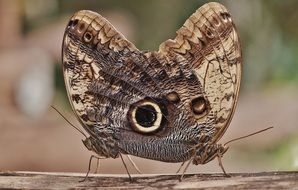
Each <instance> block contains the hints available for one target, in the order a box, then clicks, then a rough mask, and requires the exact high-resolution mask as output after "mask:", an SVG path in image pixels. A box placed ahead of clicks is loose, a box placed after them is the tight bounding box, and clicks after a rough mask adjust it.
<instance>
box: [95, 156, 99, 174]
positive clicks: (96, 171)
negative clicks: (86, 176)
mask: <svg viewBox="0 0 298 190" xmlns="http://www.w3.org/2000/svg"><path fill="white" fill-rule="evenodd" d="M99 167H100V160H99V158H97V162H96V169H95V171H94V173H95V174H97V173H98V170H99Z"/></svg>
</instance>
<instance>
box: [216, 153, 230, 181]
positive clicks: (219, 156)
mask: <svg viewBox="0 0 298 190" xmlns="http://www.w3.org/2000/svg"><path fill="white" fill-rule="evenodd" d="M221 158H222V155H218V156H217V160H218V165H219V167H220V168H221V170H222V172H223V173H224V175H225V176H226V177H231V175H229V174H227V172H226V170H225V168H224V166H223V164H222V160H221Z"/></svg>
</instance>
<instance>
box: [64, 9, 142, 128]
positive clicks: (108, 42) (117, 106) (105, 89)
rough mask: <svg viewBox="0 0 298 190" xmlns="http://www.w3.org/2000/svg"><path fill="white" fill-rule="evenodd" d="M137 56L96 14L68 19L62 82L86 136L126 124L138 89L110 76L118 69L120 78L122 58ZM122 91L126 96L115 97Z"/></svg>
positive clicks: (85, 14)
mask: <svg viewBox="0 0 298 190" xmlns="http://www.w3.org/2000/svg"><path fill="white" fill-rule="evenodd" d="M137 52H139V51H138V50H137V48H136V47H135V46H134V45H133V44H132V43H130V42H129V41H128V40H126V39H125V37H124V36H123V35H121V34H120V33H118V32H117V31H116V29H115V28H114V27H113V26H112V25H111V24H110V23H109V22H108V21H107V20H106V19H105V18H103V17H102V16H100V15H99V14H97V13H94V12H91V11H85V10H83V11H79V12H77V13H75V14H74V15H73V16H72V18H71V19H70V21H69V24H68V26H67V28H66V31H65V34H64V40H63V45H62V59H63V73H64V80H65V85H66V89H67V94H68V97H69V100H70V102H71V105H72V108H73V110H74V112H75V114H76V116H77V118H78V119H79V121H80V122H81V123H82V124H83V126H84V128H85V129H86V130H87V131H88V132H89V133H91V134H92V133H93V132H94V127H95V126H97V127H98V126H105V125H108V124H111V123H110V122H111V121H113V120H120V121H121V120H125V118H124V117H125V115H126V114H125V112H126V111H127V109H128V108H127V107H128V104H129V103H130V102H131V101H136V99H139V95H140V93H138V92H135V91H138V90H139V89H136V88H132V86H130V85H129V83H125V82H123V80H117V77H115V76H113V75H112V74H111V73H113V72H112V71H113V70H115V72H116V69H117V66H119V67H120V69H119V72H118V74H121V72H123V71H121V68H123V60H122V58H124V57H127V56H126V55H127V54H128V53H130V54H133V53H137ZM125 68H127V67H125ZM126 71H127V70H126ZM115 72H114V73H115ZM116 73H117V72H116ZM123 88H126V89H127V92H126V94H125V96H118V95H119V94H121V93H119V91H121V90H122V89H123ZM122 94H123V93H122ZM92 131H93V132H92Z"/></svg>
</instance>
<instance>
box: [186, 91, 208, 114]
mask: <svg viewBox="0 0 298 190" xmlns="http://www.w3.org/2000/svg"><path fill="white" fill-rule="evenodd" d="M190 106H191V109H192V112H193V113H194V114H195V117H196V118H202V117H204V116H205V115H206V114H207V112H208V110H209V102H208V100H206V99H205V98H204V97H203V96H199V97H197V98H195V99H193V100H192V101H191V105H190Z"/></svg>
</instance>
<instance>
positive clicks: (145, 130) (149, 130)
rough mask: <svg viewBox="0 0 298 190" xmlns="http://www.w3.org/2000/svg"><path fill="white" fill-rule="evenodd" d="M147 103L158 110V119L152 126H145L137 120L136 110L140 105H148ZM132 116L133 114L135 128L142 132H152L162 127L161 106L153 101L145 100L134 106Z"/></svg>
mask: <svg viewBox="0 0 298 190" xmlns="http://www.w3.org/2000/svg"><path fill="white" fill-rule="evenodd" d="M146 105H149V106H152V107H153V108H154V109H155V111H156V120H155V122H154V123H153V125H152V126H151V127H143V126H142V125H139V124H138V122H137V120H136V111H137V109H138V107H140V106H146ZM131 116H132V121H133V123H134V125H135V129H136V130H137V131H139V132H142V133H151V132H153V131H155V130H157V129H158V128H159V127H160V124H161V120H162V112H161V109H160V108H159V106H158V105H157V104H155V103H152V102H143V103H141V104H139V105H138V106H137V107H135V108H134V110H132V113H131Z"/></svg>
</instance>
